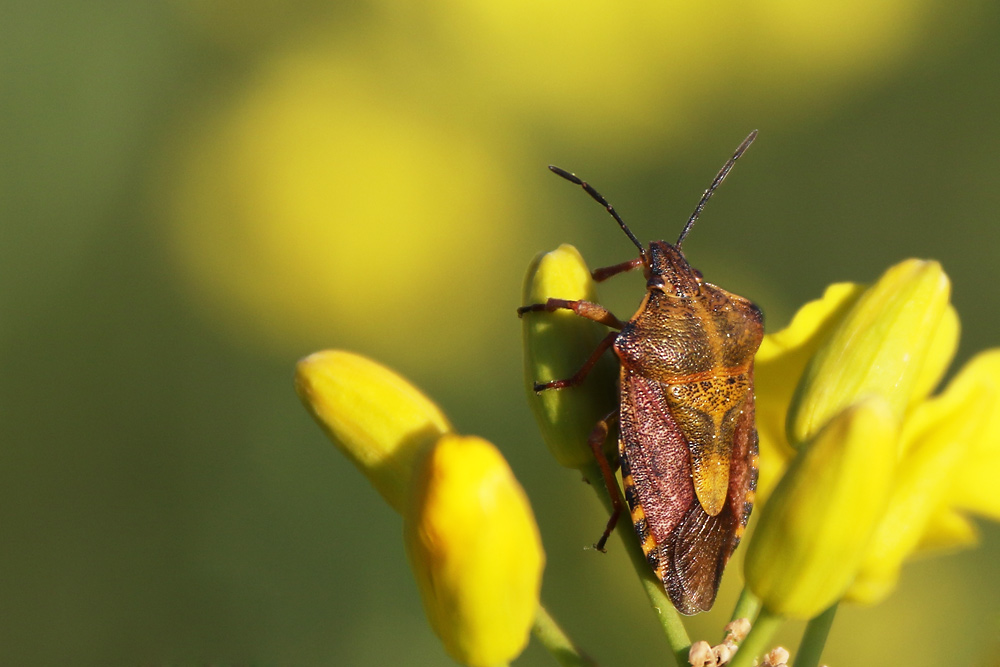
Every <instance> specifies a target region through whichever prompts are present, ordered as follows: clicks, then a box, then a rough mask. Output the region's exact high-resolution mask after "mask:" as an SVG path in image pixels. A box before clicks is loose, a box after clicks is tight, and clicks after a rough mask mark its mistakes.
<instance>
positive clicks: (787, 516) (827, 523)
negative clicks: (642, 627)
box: [744, 398, 898, 619]
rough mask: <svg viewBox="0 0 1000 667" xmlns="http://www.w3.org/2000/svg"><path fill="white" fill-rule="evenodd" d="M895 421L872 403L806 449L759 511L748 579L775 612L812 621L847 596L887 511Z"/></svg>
mask: <svg viewBox="0 0 1000 667" xmlns="http://www.w3.org/2000/svg"><path fill="white" fill-rule="evenodd" d="M896 421H897V420H896V418H895V416H894V415H893V413H892V410H891V409H890V407H889V405H888V404H887V403H886V402H885V401H884V400H882V399H879V398H873V399H869V400H866V401H862V402H860V403H858V404H857V405H855V406H852V407H849V408H847V409H846V410H844V411H843V412H841V413H840V414H838V415H837V416H835V417H834V418H833V419H832V420H830V421H829V423H828V424H827V425H826V426H825V427H824V428H823V429H822V430H821V431H820V432H819V433H818V434H817V435H816V436H815V438H813V439H812V440H811V441H810V442H808V443H806V444H805V445H803V447H802V448H801V450H800V451H799V454H798V456H796V458H795V459H794V460H793V461H792V463H791V464H790V465H789V468H788V470H787V471H786V473H785V475H784V477H782V479H781V481H780V482H779V483H778V486H777V487H776V488H775V490H774V493H773V494H772V496H771V499H770V500H769V501H768V502H767V504H766V505H765V506H764V508H763V509H762V511H761V514H760V522H759V523H758V524H757V529H756V531H755V533H754V536H753V539H752V540H751V541H750V546H749V549H748V550H747V555H746V561H745V568H744V569H745V575H746V582H747V585H748V586H749V588H750V590H751V591H752V592H753V593H754V594H755V595H756V596H757V597H759V598H760V599H761V601H762V602H763V604H764V606H765V607H766V608H767V609H769V610H770V611H771V612H773V613H776V614H780V615H781V616H786V617H792V618H803V619H808V618H812V617H814V616H816V615H817V614H819V613H820V612H822V611H823V610H824V609H826V608H827V607H829V606H830V605H831V604H832V603H833V602H835V601H836V600H838V599H839V598H840V597H841V595H843V593H844V591H845V589H846V588H847V586H848V585H849V584H850V583H851V581H852V580H853V578H854V576H855V574H856V572H857V568H858V566H859V564H860V563H861V560H862V558H863V557H864V555H865V547H866V546H867V544H868V541H869V539H870V538H871V535H872V533H873V531H874V530H875V527H876V525H877V523H878V520H879V518H880V517H881V516H882V513H883V511H884V509H885V505H886V501H887V500H888V497H889V490H890V488H891V484H892V477H893V472H894V468H895V462H896V456H897V451H898V437H897V426H896Z"/></svg>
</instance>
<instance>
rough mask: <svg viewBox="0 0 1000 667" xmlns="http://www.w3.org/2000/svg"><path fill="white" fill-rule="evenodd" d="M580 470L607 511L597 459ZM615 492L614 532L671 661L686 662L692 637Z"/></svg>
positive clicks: (608, 503) (609, 505)
mask: <svg viewBox="0 0 1000 667" xmlns="http://www.w3.org/2000/svg"><path fill="white" fill-rule="evenodd" d="M582 472H583V473H584V475H585V476H586V478H587V480H588V481H589V482H590V485H591V486H592V487H593V488H594V491H595V492H596V493H597V496H598V497H599V498H600V499H601V502H602V503H603V504H604V507H605V508H606V509H607V510H608V512H609V513H610V512H611V511H612V508H613V505H612V502H611V496H610V495H608V488H607V485H605V483H604V477H603V475H602V474H601V469H600V466H599V465H598V464H597V461H594V462H593V463H591V464H590V465H588V466H587V467H586V468H584V469H583V471H582ZM615 493H617V494H618V500H619V501H620V502H621V504H622V507H624V508H625V509H624V511H623V512H622V516H621V517H620V518H619V521H618V525H616V526H615V532H616V533H618V537H620V538H621V540H622V544H624V545H625V551H626V552H627V553H628V555H629V559H630V560H631V561H632V567H633V568H634V569H635V571H636V574H638V575H639V581H640V582H641V583H642V588H643V590H645V591H646V597H647V598H649V604H650V605H651V606H652V607H653V610H654V611H655V612H656V617H657V619H658V620H659V621H660V626H661V627H662V628H663V633H664V634H665V635H666V637H667V643H668V644H670V650H671V651H672V652H673V654H674V660H676V661H677V664H678V665H687V664H688V652H689V651H690V650H691V639H690V638H689V637H688V634H687V630H686V629H685V628H684V623H683V622H682V621H681V617H680V614H678V613H677V610H676V609H674V605H673V603H672V602H671V601H670V598H668V597H667V593H666V591H664V590H663V584H662V583H661V582H660V580H659V579H657V578H656V575H655V574H654V573H653V569H652V568H651V567H650V566H649V563H648V562H647V561H646V554H644V553H643V552H642V545H640V544H639V537H638V536H637V535H636V534H635V530H634V529H633V528H632V522H631V521H629V520H628V506H627V505H625V499H624V498H622V496H621V489H619V488H618V487H617V485H616V487H615Z"/></svg>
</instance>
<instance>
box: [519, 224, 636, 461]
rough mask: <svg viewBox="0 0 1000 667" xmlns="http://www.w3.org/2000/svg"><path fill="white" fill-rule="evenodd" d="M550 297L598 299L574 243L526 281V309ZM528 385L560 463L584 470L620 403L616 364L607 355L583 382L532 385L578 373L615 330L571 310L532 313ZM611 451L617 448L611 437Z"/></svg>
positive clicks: (545, 257) (527, 326)
mask: <svg viewBox="0 0 1000 667" xmlns="http://www.w3.org/2000/svg"><path fill="white" fill-rule="evenodd" d="M549 298H560V299H570V300H584V301H596V299H597V292H596V288H595V284H594V281H593V279H592V278H591V277H590V269H588V268H587V265H586V263H585V262H584V261H583V258H582V257H581V256H580V253H579V252H578V251H577V249H576V248H574V247H573V246H571V245H567V244H563V245H561V246H559V248H558V249H556V250H553V251H552V252H549V253H544V254H541V255H539V256H538V257H536V258H535V260H534V261H533V262H532V263H531V266H530V267H529V268H528V275H527V277H526V278H525V283H524V292H523V299H524V305H530V304H535V303H545V302H546V301H547V300H548V299H549ZM521 322H522V324H521V328H522V334H523V341H524V383H525V388H526V390H527V394H528V403H529V405H530V406H531V411H532V412H533V413H534V415H535V420H536V421H537V422H538V426H539V428H540V429H541V431H542V437H543V439H544V440H545V443H546V444H547V445H548V447H549V449H550V450H551V451H552V454H553V456H555V458H556V461H558V462H559V464H560V465H564V466H567V467H570V468H581V467H583V466H585V465H587V464H589V463H590V462H592V461H593V460H594V454H593V452H591V450H590V448H589V447H588V445H587V436H588V435H590V432H591V430H592V429H593V428H594V425H595V424H596V423H597V422H598V421H599V420H601V419H604V418H605V417H606V416H607V415H608V414H609V413H610V412H612V411H613V410H614V409H615V408H616V407H617V405H618V391H617V375H618V370H617V364H616V363H615V359H614V353H612V352H611V351H608V352H606V353H605V354H604V356H603V357H602V358H601V360H600V361H599V362H598V363H597V365H596V366H594V368H593V369H592V370H591V371H590V374H589V375H588V376H587V379H586V380H585V381H584V382H583V384H581V385H579V386H575V387H567V388H565V389H551V390H548V391H543V392H541V393H539V394H536V393H535V391H534V389H533V388H532V387H533V384H534V383H535V382H536V381H537V382H547V381H549V380H563V379H566V378H568V377H570V376H572V375H573V374H574V373H576V372H577V371H578V370H579V369H580V367H581V366H582V365H583V364H584V362H585V361H586V360H587V359H588V358H589V357H590V355H591V354H592V353H593V352H594V350H595V349H596V348H597V346H598V344H599V343H600V342H601V339H602V338H604V337H605V336H606V335H607V334H608V332H609V331H610V329H608V328H607V327H604V326H602V325H600V324H597V323H595V322H592V321H590V320H586V319H584V318H582V317H580V316H578V315H576V314H575V313H573V312H571V311H569V310H561V311H556V312H552V313H547V312H530V313H525V314H524V315H523V316H522V318H521ZM608 443H609V447H610V448H613V446H615V443H614V439H613V438H608Z"/></svg>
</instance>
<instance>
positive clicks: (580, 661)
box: [531, 602, 597, 667]
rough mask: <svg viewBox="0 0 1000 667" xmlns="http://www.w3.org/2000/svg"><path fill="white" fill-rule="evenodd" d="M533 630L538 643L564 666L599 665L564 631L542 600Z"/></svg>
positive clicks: (595, 666)
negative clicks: (582, 651) (581, 650)
mask: <svg viewBox="0 0 1000 667" xmlns="http://www.w3.org/2000/svg"><path fill="white" fill-rule="evenodd" d="M531 632H532V634H534V635H535V639H537V640H538V643H540V644H541V645H542V646H544V647H545V649H546V650H547V651H548V652H549V653H551V654H552V657H554V658H555V659H556V661H557V662H558V663H559V664H560V665H563V667H597V663H596V662H594V661H593V660H592V659H591V658H590V657H589V656H587V655H585V654H583V653H581V652H580V650H579V649H578V648H577V647H576V645H575V644H573V641H572V640H571V639H570V638H569V637H568V636H567V635H566V633H565V632H563V629H562V628H561V627H559V624H558V623H556V620H555V619H554V618H552V616H551V615H550V614H549V612H548V610H546V609H545V606H544V605H543V604H542V603H541V602H539V603H538V610H537V611H536V612H535V622H534V624H532V626H531Z"/></svg>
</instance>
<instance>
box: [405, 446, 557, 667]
mask: <svg viewBox="0 0 1000 667" xmlns="http://www.w3.org/2000/svg"><path fill="white" fill-rule="evenodd" d="M413 493H414V495H413V498H412V499H411V502H410V503H409V506H408V508H407V511H406V512H405V513H404V540H405V542H406V548H407V553H408V555H409V558H410V564H411V566H412V567H413V573H414V575H415V577H416V580H417V584H418V585H419V588H420V593H421V595H422V597H423V602H424V609H425V611H426V612H427V618H428V620H429V621H430V624H431V627H432V628H433V629H434V631H435V632H436V633H437V634H438V636H439V637H440V638H441V641H442V642H443V643H444V646H445V648H446V649H447V650H448V653H449V654H451V656H452V657H454V658H455V659H456V660H458V661H459V662H461V663H463V664H466V665H471V666H473V667H489V666H491V665H499V664H505V663H507V662H509V661H510V660H511V659H513V658H514V657H516V656H517V655H518V654H520V652H521V651H522V650H523V649H524V647H525V645H526V644H527V641H528V634H529V631H530V629H531V625H532V620H533V618H534V616H535V611H536V609H537V608H538V596H539V591H540V588H541V576H542V569H543V566H544V563H545V554H544V552H543V551H542V543H541V538H540V536H539V533H538V527H537V525H536V524H535V518H534V515H533V514H532V511H531V506H530V504H529V503H528V499H527V497H526V496H525V494H524V491H523V490H522V489H521V486H520V485H519V484H518V483H517V480H516V479H515V478H514V475H513V473H512V472H511V470H510V467H509V466H508V465H507V462H506V461H505V460H504V458H503V456H502V455H501V454H500V452H499V451H497V449H496V448H495V447H494V446H493V445H492V444H490V443H489V442H487V441H485V440H483V439H481V438H476V437H460V436H456V435H446V436H444V437H442V438H441V439H440V440H438V441H437V443H436V444H435V445H434V446H433V447H432V448H431V449H430V450H429V451H428V453H427V455H426V456H425V457H424V458H423V460H422V461H421V462H420V464H419V467H418V470H417V475H416V479H415V483H414V488H413Z"/></svg>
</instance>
